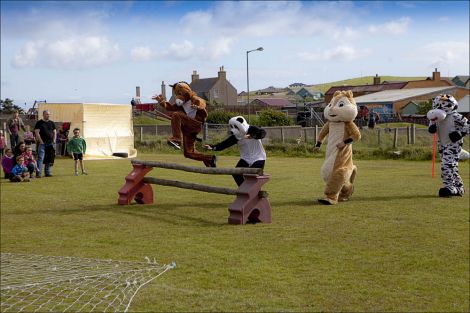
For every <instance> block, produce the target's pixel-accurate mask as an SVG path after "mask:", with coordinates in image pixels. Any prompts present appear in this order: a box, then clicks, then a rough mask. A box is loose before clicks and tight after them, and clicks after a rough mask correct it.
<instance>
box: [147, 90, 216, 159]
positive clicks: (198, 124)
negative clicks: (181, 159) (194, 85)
mask: <svg viewBox="0 0 470 313" xmlns="http://www.w3.org/2000/svg"><path fill="white" fill-rule="evenodd" d="M170 86H171V87H172V88H173V95H174V97H175V104H171V103H170V102H167V101H166V100H165V99H164V98H163V96H162V95H158V96H154V97H152V99H154V100H156V101H158V104H160V106H162V107H163V108H165V109H166V110H167V111H171V112H172V114H171V130H172V136H171V137H170V138H168V143H169V144H170V145H172V146H173V147H176V148H177V149H181V148H180V147H181V141H183V153H184V156H185V157H186V158H189V159H193V160H197V161H202V162H204V165H205V166H207V167H216V157H215V156H213V155H205V154H202V153H200V152H198V151H197V150H196V148H195V146H194V144H195V141H196V137H197V134H199V133H200V132H201V130H202V124H203V123H204V122H205V121H206V118H207V111H206V102H205V101H204V100H203V99H201V98H200V97H198V96H197V95H196V93H195V92H194V91H192V90H191V88H190V87H189V85H188V84H187V83H186V82H179V83H176V84H174V85H170ZM181 136H182V137H183V138H181ZM181 139H182V140H181Z"/></svg>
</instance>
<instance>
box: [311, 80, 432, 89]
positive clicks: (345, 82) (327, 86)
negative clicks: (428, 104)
mask: <svg viewBox="0 0 470 313" xmlns="http://www.w3.org/2000/svg"><path fill="white" fill-rule="evenodd" d="M422 79H426V77H405V76H380V81H381V82H383V81H412V80H422ZM373 83H374V76H365V77H357V78H350V79H345V80H339V81H335V82H331V83H325V84H318V85H313V86H315V87H316V88H317V89H318V90H320V91H321V92H323V93H325V92H326V91H327V90H328V89H330V88H331V87H333V86H342V85H345V86H350V85H367V84H369V85H372V84H373Z"/></svg>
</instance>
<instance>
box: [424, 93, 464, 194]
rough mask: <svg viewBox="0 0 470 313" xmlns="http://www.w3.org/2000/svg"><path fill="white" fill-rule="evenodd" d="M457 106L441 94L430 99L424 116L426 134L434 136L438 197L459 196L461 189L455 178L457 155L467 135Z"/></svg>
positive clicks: (459, 182) (462, 191)
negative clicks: (440, 184) (438, 162)
mask: <svg viewBox="0 0 470 313" xmlns="http://www.w3.org/2000/svg"><path fill="white" fill-rule="evenodd" d="M457 107H458V103H457V101H456V100H455V98H454V97H453V96H451V95H444V94H441V95H439V96H437V97H435V98H434V100H433V102H432V110H430V111H429V112H428V114H427V117H428V119H429V120H430V121H431V122H430V124H429V129H428V130H429V132H430V133H431V134H434V133H436V132H437V137H438V139H439V140H438V142H439V154H440V157H441V178H442V182H443V184H444V187H442V188H441V189H439V197H450V196H463V194H464V192H465V191H464V186H463V181H462V178H461V177H460V175H459V155H460V152H461V150H462V145H463V137H465V135H467V134H468V132H469V124H468V120H467V119H466V118H465V117H464V116H462V115H461V114H459V113H457Z"/></svg>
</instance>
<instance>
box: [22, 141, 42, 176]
mask: <svg viewBox="0 0 470 313" xmlns="http://www.w3.org/2000/svg"><path fill="white" fill-rule="evenodd" d="M21 155H22V156H23V158H24V165H25V166H26V168H27V169H28V172H29V176H30V177H33V173H34V172H36V175H38V174H39V171H38V165H37V163H36V159H35V158H34V155H33V149H32V148H31V147H26V151H25V152H23V153H22V154H21Z"/></svg>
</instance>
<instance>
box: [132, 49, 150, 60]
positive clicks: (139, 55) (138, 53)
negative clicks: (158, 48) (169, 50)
mask: <svg viewBox="0 0 470 313" xmlns="http://www.w3.org/2000/svg"><path fill="white" fill-rule="evenodd" d="M131 58H132V60H134V61H136V62H146V61H151V60H152V59H154V58H155V53H154V52H153V51H152V49H150V48H149V47H135V48H133V49H132V50H131Z"/></svg>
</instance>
